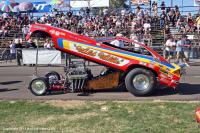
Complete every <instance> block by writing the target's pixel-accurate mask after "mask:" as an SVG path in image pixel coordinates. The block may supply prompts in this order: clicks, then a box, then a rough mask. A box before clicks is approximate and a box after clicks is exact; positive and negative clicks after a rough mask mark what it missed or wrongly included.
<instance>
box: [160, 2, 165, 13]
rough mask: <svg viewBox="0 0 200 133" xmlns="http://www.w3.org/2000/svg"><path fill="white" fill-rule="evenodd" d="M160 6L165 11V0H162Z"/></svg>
mask: <svg viewBox="0 0 200 133" xmlns="http://www.w3.org/2000/svg"><path fill="white" fill-rule="evenodd" d="M160 7H161V11H165V1H162V3H161V5H160Z"/></svg>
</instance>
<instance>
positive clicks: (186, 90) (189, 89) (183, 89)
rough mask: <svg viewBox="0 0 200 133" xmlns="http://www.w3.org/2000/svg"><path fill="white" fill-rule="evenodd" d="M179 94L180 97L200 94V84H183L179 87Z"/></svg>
mask: <svg viewBox="0 0 200 133" xmlns="http://www.w3.org/2000/svg"><path fill="white" fill-rule="evenodd" d="M178 92H179V94H180V95H194V94H200V84H187V83H182V84H180V85H179V86H178Z"/></svg>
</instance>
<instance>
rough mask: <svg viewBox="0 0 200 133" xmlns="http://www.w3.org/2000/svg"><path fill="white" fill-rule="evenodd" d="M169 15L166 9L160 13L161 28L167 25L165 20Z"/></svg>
mask: <svg viewBox="0 0 200 133" xmlns="http://www.w3.org/2000/svg"><path fill="white" fill-rule="evenodd" d="M166 17H167V15H166V14H165V11H162V13H161V15H160V28H161V29H163V28H164V27H165V20H166Z"/></svg>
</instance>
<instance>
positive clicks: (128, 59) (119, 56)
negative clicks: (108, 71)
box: [27, 24, 180, 87]
mask: <svg viewBox="0 0 200 133" xmlns="http://www.w3.org/2000/svg"><path fill="white" fill-rule="evenodd" d="M33 32H42V33H48V34H49V35H50V36H51V37H52V39H53V42H54V47H55V48H56V49H57V50H60V51H63V52H66V53H69V54H72V55H76V56H78V57H81V58H84V59H88V60H90V61H93V62H96V63H99V64H101V65H105V66H108V67H111V68H114V69H117V70H121V71H124V72H127V71H129V70H131V69H133V68H134V67H143V68H146V69H149V70H152V71H153V72H154V73H156V76H157V77H158V81H159V83H160V84H163V85H166V86H169V87H175V86H176V85H177V84H178V82H179V80H180V67H179V66H177V65H175V64H170V63H168V62H167V61H166V60H165V59H163V58H162V57H161V56H160V55H158V54H157V53H156V52H155V51H153V50H152V49H150V48H149V47H147V46H144V45H143V44H139V43H138V44H139V45H141V46H142V47H144V48H145V49H146V50H148V51H149V52H150V53H151V54H152V56H146V55H142V54H136V53H133V52H130V51H127V50H124V49H120V48H116V47H112V46H110V45H106V44H103V43H100V42H98V41H96V40H94V39H92V38H89V37H86V36H83V35H79V34H76V33H72V32H70V31H67V30H63V29H60V28H56V27H52V26H48V25H43V24H33V25H31V26H30V33H29V35H28V36H27V39H28V38H29V37H30V36H31V34H32V33H33ZM115 39H119V40H124V41H127V42H131V43H137V42H134V41H132V40H129V39H126V38H115Z"/></svg>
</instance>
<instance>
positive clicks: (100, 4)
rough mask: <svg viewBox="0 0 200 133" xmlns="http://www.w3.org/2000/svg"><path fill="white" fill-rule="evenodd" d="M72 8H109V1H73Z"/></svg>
mask: <svg viewBox="0 0 200 133" xmlns="http://www.w3.org/2000/svg"><path fill="white" fill-rule="evenodd" d="M70 6H71V7H72V8H82V7H109V0H76V1H75V0H71V1H70Z"/></svg>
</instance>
